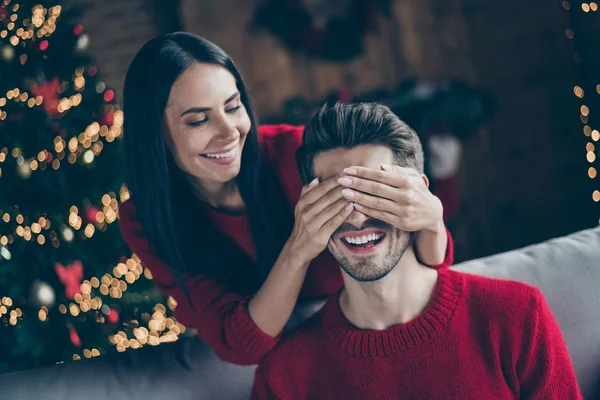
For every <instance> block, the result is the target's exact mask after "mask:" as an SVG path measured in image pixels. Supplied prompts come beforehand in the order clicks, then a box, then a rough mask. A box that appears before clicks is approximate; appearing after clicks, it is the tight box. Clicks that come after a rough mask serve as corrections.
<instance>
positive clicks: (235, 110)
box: [186, 105, 242, 128]
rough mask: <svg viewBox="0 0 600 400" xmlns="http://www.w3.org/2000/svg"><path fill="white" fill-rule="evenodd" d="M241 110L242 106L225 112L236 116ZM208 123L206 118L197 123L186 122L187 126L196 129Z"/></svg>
mask: <svg viewBox="0 0 600 400" xmlns="http://www.w3.org/2000/svg"><path fill="white" fill-rule="evenodd" d="M241 108H242V106H241V105H239V106H235V107H231V108H229V109H227V110H225V112H226V113H227V114H234V113H236V112H237V111H239V110H240V109H241ZM206 122H208V117H205V118H203V119H200V120H197V121H188V122H186V124H187V125H188V126H191V127H193V128H195V127H199V126H202V125H204V124H205V123H206Z"/></svg>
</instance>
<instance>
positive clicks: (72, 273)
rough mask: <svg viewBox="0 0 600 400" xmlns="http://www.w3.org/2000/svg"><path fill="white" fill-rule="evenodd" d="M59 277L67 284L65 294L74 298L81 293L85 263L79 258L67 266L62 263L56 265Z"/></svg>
mask: <svg viewBox="0 0 600 400" xmlns="http://www.w3.org/2000/svg"><path fill="white" fill-rule="evenodd" d="M54 269H55V270H56V275H57V276H58V279H59V280H60V281H61V282H62V284H63V285H65V295H66V296H67V297H68V298H69V299H73V298H74V297H75V295H76V294H77V293H79V290H80V287H81V281H82V279H83V264H81V261H79V260H77V261H75V262H74V263H72V264H69V265H67V266H66V267H65V266H64V265H62V264H61V263H56V265H55V266H54Z"/></svg>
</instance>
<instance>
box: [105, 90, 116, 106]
mask: <svg viewBox="0 0 600 400" xmlns="http://www.w3.org/2000/svg"><path fill="white" fill-rule="evenodd" d="M114 98H115V92H114V91H113V90H112V89H108V90H107V91H106V92H104V101H106V102H107V103H108V102H110V101H112V100H113V99H114Z"/></svg>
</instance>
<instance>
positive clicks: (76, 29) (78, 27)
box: [73, 24, 83, 36]
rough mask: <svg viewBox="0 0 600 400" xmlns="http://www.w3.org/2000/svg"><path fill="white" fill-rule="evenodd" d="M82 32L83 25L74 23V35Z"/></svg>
mask: <svg viewBox="0 0 600 400" xmlns="http://www.w3.org/2000/svg"><path fill="white" fill-rule="evenodd" d="M82 32H83V25H81V24H77V25H75V27H74V28H73V33H74V34H75V35H76V36H79V35H81V33H82Z"/></svg>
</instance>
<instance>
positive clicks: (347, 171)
mask: <svg viewBox="0 0 600 400" xmlns="http://www.w3.org/2000/svg"><path fill="white" fill-rule="evenodd" d="M344 172H345V173H347V174H350V175H356V170H355V169H354V168H344Z"/></svg>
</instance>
